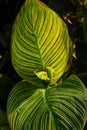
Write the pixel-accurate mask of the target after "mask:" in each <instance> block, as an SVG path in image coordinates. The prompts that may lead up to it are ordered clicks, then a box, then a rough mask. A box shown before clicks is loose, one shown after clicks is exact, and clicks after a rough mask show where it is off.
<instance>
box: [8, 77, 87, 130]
mask: <svg viewBox="0 0 87 130" xmlns="http://www.w3.org/2000/svg"><path fill="white" fill-rule="evenodd" d="M7 115H8V120H9V123H10V126H11V128H12V130H83V127H84V125H85V122H86V117H87V92H86V88H85V87H84V85H83V83H82V82H81V81H80V80H79V79H78V78H77V77H76V76H74V75H72V76H70V77H69V78H68V79H66V80H65V81H64V82H63V83H59V85H57V86H54V87H50V86H49V88H47V89H40V88H38V89H36V87H35V86H32V85H31V84H29V83H28V82H26V81H21V82H19V83H18V84H16V86H14V88H13V89H12V91H11V93H10V95H9V98H8V102H7Z"/></svg>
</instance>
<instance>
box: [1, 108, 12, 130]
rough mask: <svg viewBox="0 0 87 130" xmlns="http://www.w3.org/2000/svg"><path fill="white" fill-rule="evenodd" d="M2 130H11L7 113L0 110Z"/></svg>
mask: <svg viewBox="0 0 87 130" xmlns="http://www.w3.org/2000/svg"><path fill="white" fill-rule="evenodd" d="M0 130H10V127H9V125H8V122H7V117H6V113H5V112H4V111H2V110H1V109H0Z"/></svg>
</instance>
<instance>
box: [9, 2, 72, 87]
mask: <svg viewBox="0 0 87 130" xmlns="http://www.w3.org/2000/svg"><path fill="white" fill-rule="evenodd" d="M11 53H12V63H13V66H14V68H15V70H16V71H17V73H18V74H19V75H20V76H21V77H22V78H23V79H26V80H27V81H28V82H30V83H32V84H34V85H36V86H37V85H38V86H43V85H44V84H46V83H47V84H48V83H49V84H53V83H55V82H56V81H57V80H59V79H60V77H61V76H62V75H63V73H64V72H65V71H66V70H68V68H69V66H70V65H69V62H68V61H69V57H70V54H69V53H70V38H69V35H68V30H67V26H66V25H65V23H64V22H63V20H62V19H61V18H60V17H59V16H58V15H57V14H56V13H55V12H54V11H52V10H51V9H50V8H48V7H47V6H46V5H44V4H43V3H41V2H40V1H38V0H27V1H26V2H25V3H24V5H23V6H22V8H21V10H20V12H19V14H18V16H17V18H16V21H15V24H14V27H13V32H12V47H11ZM49 68H51V69H50V74H52V72H54V74H52V75H51V76H49V74H48V71H49ZM45 76H46V77H45Z"/></svg>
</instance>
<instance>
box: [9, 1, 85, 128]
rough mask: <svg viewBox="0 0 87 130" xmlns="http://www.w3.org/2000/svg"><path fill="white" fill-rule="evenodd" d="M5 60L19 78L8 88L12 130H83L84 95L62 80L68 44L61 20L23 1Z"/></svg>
mask: <svg viewBox="0 0 87 130" xmlns="http://www.w3.org/2000/svg"><path fill="white" fill-rule="evenodd" d="M11 42H12V45H11V58H12V64H13V67H14V69H15V70H16V72H17V73H18V75H20V77H21V78H22V79H23V80H22V81H20V82H18V83H17V84H16V85H15V86H14V87H13V89H12V90H11V92H10V94H9V97H8V101H7V118H8V122H9V125H10V128H11V129H12V130H83V128H84V126H85V123H86V119H87V91H86V88H85V86H84V84H83V83H82V82H81V81H80V79H79V78H78V77H77V76H75V75H70V76H69V77H67V76H68V73H69V69H70V66H71V59H72V56H71V55H72V43H71V40H70V37H69V34H68V29H67V26H66V24H65V23H64V21H63V20H62V19H61V18H60V17H59V15H58V14H56V13H55V12H54V11H53V10H51V9H50V8H49V7H47V6H46V5H45V4H43V3H42V2H41V1H38V0H26V1H25V2H24V4H23V6H22V8H21V10H20V11H19V14H18V16H17V18H16V21H15V23H14V26H13V30H12V40H11Z"/></svg>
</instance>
